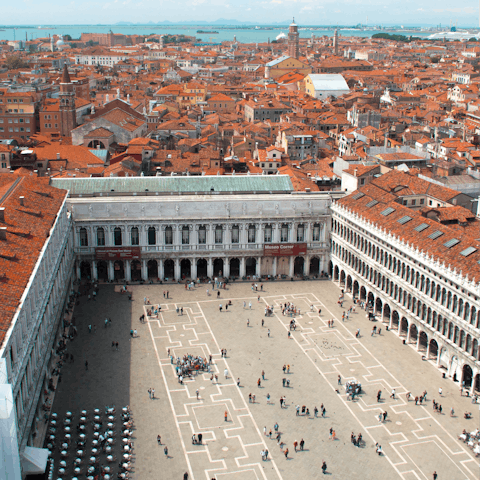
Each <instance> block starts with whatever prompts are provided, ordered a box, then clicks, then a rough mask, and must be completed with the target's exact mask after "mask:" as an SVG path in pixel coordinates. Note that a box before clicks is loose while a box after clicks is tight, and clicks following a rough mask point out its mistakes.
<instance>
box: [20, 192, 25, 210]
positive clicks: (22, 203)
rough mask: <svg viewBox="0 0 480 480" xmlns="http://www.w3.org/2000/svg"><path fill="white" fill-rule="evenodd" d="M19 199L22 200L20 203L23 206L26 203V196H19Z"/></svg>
mask: <svg viewBox="0 0 480 480" xmlns="http://www.w3.org/2000/svg"><path fill="white" fill-rule="evenodd" d="M19 200H20V205H21V206H22V207H23V205H24V203H25V197H24V196H23V195H22V196H21V197H19Z"/></svg>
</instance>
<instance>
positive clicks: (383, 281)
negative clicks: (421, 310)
mask: <svg viewBox="0 0 480 480" xmlns="http://www.w3.org/2000/svg"><path fill="white" fill-rule="evenodd" d="M332 250H333V252H334V254H335V255H336V256H337V257H338V258H341V259H342V261H343V262H345V263H346V264H347V265H349V266H351V267H352V268H354V269H355V271H357V272H359V273H360V274H361V275H362V276H365V277H367V279H369V281H371V282H372V283H374V284H376V285H377V284H378V285H379V286H381V288H382V290H385V292H386V293H387V294H389V295H390V296H391V297H393V298H394V300H396V301H399V302H400V303H402V304H403V305H404V306H406V308H408V309H410V307H412V308H413V309H415V303H416V301H415V299H413V301H412V302H411V301H410V300H409V299H408V297H407V296H406V295H407V292H406V291H405V290H402V288H401V287H398V285H395V286H393V285H394V284H393V282H391V281H390V280H389V279H388V278H387V277H385V276H384V275H383V276H382V275H381V274H378V278H377V271H376V270H374V269H373V268H372V267H370V266H368V265H367V264H366V263H365V262H363V261H362V260H359V258H358V257H357V256H356V255H355V253H352V252H350V251H348V250H347V249H345V248H343V247H342V246H340V245H338V243H336V242H333V243H332ZM377 251H378V249H377ZM367 252H368V250H367ZM367 252H365V253H367ZM367 255H369V256H371V253H370V254H368V253H367ZM388 257H389V258H388V260H387V262H386V263H385V262H382V255H381V256H380V262H379V263H380V264H381V265H383V266H385V267H387V268H388V269H389V270H390V271H391V272H392V273H393V274H395V275H397V276H398V277H400V278H402V279H403V280H405V281H406V282H407V283H409V284H410V285H412V287H414V288H416V289H417V290H419V291H420V292H422V293H423V294H425V295H426V296H428V297H430V298H431V299H432V300H433V301H434V302H437V303H438V304H439V305H441V306H443V307H445V308H446V309H448V310H450V311H451V312H452V313H453V314H455V315H457V316H458V317H459V318H460V319H461V320H464V321H465V322H468V323H470V324H471V325H473V326H475V327H477V326H478V323H479V320H480V312H478V313H477V309H476V308H475V307H474V306H470V304H469V302H466V301H464V299H463V298H461V297H460V298H459V297H458V296H457V295H456V294H455V293H453V292H451V291H450V290H447V288H445V287H442V286H441V285H439V284H436V283H435V282H434V281H433V280H430V279H429V278H425V276H424V275H420V274H419V273H418V272H415V270H414V269H413V268H410V267H409V266H406V265H405V263H403V262H401V261H400V260H397V259H396V258H393V260H392V257H391V255H388ZM372 258H373V259H374V260H376V256H374V257H372ZM377 261H378V260H377Z"/></svg>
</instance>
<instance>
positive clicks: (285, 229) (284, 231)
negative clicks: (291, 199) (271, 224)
mask: <svg viewBox="0 0 480 480" xmlns="http://www.w3.org/2000/svg"><path fill="white" fill-rule="evenodd" d="M280 241H281V242H288V225H287V224H286V223H283V224H282V228H281V230H280Z"/></svg>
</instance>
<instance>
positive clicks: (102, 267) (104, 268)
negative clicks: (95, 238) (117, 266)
mask: <svg viewBox="0 0 480 480" xmlns="http://www.w3.org/2000/svg"><path fill="white" fill-rule="evenodd" d="M97 276H98V279H99V280H103V281H104V282H106V281H108V265H107V262H106V261H105V260H99V261H98V262H97Z"/></svg>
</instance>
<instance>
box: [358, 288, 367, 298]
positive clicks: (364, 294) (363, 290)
mask: <svg viewBox="0 0 480 480" xmlns="http://www.w3.org/2000/svg"><path fill="white" fill-rule="evenodd" d="M366 298H367V289H366V288H365V287H362V288H360V300H363V301H365V299H366Z"/></svg>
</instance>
